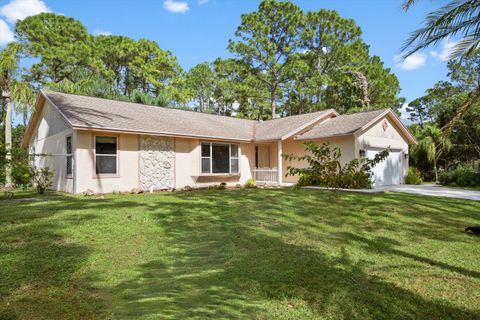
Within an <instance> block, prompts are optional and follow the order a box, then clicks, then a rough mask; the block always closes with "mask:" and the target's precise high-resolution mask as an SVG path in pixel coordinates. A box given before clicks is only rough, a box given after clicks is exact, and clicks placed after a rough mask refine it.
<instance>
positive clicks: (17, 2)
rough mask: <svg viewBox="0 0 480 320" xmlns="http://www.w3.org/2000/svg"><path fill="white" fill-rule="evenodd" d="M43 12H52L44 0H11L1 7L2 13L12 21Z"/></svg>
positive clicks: (0, 12)
mask: <svg viewBox="0 0 480 320" xmlns="http://www.w3.org/2000/svg"><path fill="white" fill-rule="evenodd" d="M42 12H50V9H49V8H48V7H47V6H46V5H45V2H43V0H11V1H10V2H9V3H8V4H6V5H4V6H3V7H1V8H0V15H2V16H4V17H5V18H7V21H8V22H10V23H15V22H16V21H17V20H22V19H25V18H26V17H28V16H33V15H36V14H39V13H42Z"/></svg>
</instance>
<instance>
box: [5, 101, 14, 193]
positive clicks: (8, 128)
mask: <svg viewBox="0 0 480 320" xmlns="http://www.w3.org/2000/svg"><path fill="white" fill-rule="evenodd" d="M5 101H6V105H7V112H6V115H5V187H7V188H9V187H11V186H12V164H11V162H12V107H13V106H12V102H11V101H10V98H6V99H5Z"/></svg>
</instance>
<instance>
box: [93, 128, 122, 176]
mask: <svg viewBox="0 0 480 320" xmlns="http://www.w3.org/2000/svg"><path fill="white" fill-rule="evenodd" d="M97 137H107V138H115V147H116V151H115V154H104V153H97ZM97 156H102V157H104V156H106V157H115V158H116V159H115V173H97ZM93 159H94V161H93V174H94V176H95V177H118V176H119V174H118V171H119V170H118V165H119V163H118V137H117V136H109V135H95V138H94V139H93Z"/></svg>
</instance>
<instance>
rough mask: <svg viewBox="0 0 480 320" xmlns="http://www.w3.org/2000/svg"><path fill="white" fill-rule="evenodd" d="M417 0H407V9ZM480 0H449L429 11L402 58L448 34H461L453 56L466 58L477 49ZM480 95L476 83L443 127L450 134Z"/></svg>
mask: <svg viewBox="0 0 480 320" xmlns="http://www.w3.org/2000/svg"><path fill="white" fill-rule="evenodd" d="M415 2H416V0H406V1H405V2H404V4H403V7H404V9H405V10H408V9H409V8H410V7H411V6H412V5H413V4H414V3H415ZM479 12H480V1H479V0H452V1H450V2H449V3H447V4H446V5H444V6H442V7H441V8H439V9H438V10H436V11H434V12H431V13H429V14H428V15H427V17H426V19H425V25H424V26H423V27H422V28H420V29H418V30H416V31H414V32H413V33H412V34H411V35H410V37H409V38H408V39H407V41H406V42H405V44H404V45H403V47H402V51H404V56H403V57H404V58H407V57H408V56H410V55H412V54H413V53H415V52H417V51H419V50H422V49H425V48H427V47H428V46H431V45H436V44H438V43H440V41H445V40H448V39H450V38H451V37H455V36H460V41H458V43H456V44H455V45H454V46H453V50H452V54H451V57H452V58H469V57H472V56H475V55H477V53H478V51H479V50H480V28H479V26H480V14H479ZM479 98H480V85H478V84H477V86H476V87H473V88H472V89H471V91H469V93H468V94H467V96H466V98H465V101H464V102H463V103H462V104H461V105H460V106H459V107H458V109H457V112H456V114H455V115H454V116H453V117H452V119H451V120H450V121H449V123H448V124H446V125H445V126H444V127H443V129H444V131H445V134H446V135H450V134H451V132H452V128H453V126H454V125H455V124H456V123H457V122H458V121H459V119H461V118H462V116H463V115H464V114H465V113H466V112H467V111H468V109H469V108H471V107H472V105H474V104H475V103H476V102H477V101H478V100H479Z"/></svg>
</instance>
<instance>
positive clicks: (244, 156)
mask: <svg viewBox="0 0 480 320" xmlns="http://www.w3.org/2000/svg"><path fill="white" fill-rule="evenodd" d="M202 141H205V142H209V141H206V140H198V139H187V138H175V188H177V189H180V188H183V187H186V186H190V187H193V188H201V187H208V186H211V185H215V184H219V183H221V182H225V183H227V185H229V186H235V185H236V184H244V183H245V182H246V181H247V180H248V179H250V178H251V177H252V169H253V166H254V165H255V147H254V145H253V144H250V143H240V170H239V171H240V174H239V175H232V176H225V175H221V176H215V175H212V176H202V175H201V173H200V163H201V162H200V159H201V142H202ZM225 143H228V142H225Z"/></svg>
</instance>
